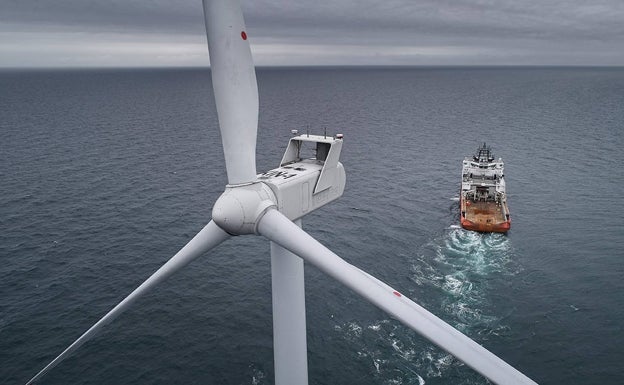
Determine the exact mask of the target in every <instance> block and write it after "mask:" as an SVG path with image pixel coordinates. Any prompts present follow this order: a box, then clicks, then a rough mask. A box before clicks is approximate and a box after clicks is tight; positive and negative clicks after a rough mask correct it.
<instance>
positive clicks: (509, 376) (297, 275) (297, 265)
mask: <svg viewBox="0 0 624 385" xmlns="http://www.w3.org/2000/svg"><path fill="white" fill-rule="evenodd" d="M203 6H204V17H205V21H206V32H207V35H208V48H209V51H210V62H211V71H212V83H213V87H214V95H215V101H216V106H217V113H218V117H219V127H220V131H221V138H222V143H223V152H224V155H225V165H226V168H227V177H228V184H227V185H226V186H225V191H224V192H223V194H221V196H220V197H219V198H218V199H217V201H216V202H215V204H214V207H213V210H212V220H211V221H210V222H209V223H208V224H207V225H206V226H205V227H204V228H203V229H202V230H201V231H200V232H199V233H198V234H197V235H196V236H195V237H194V238H193V239H192V240H191V241H190V242H189V243H188V244H187V245H185V246H184V247H183V248H182V249H181V250H180V251H179V252H178V253H177V254H176V255H174V256H173V257H172V258H171V259H170V260H169V261H167V262H166V263H165V264H164V265H163V266H162V267H161V268H160V269H158V270H157V271H156V272H155V273H154V274H153V275H152V276H150V277H149V278H148V279H147V280H146V281H145V282H143V283H142V284H141V285H140V286H139V287H138V288H137V289H135V290H134V291H133V292H132V293H131V294H130V295H128V296H127V297H126V298H125V299H124V300H123V301H121V302H120V303H119V304H118V305H117V306H115V307H114V308H113V309H112V310H111V311H110V312H108V313H107V314H106V315H105V316H104V317H102V318H101V319H100V320H99V321H98V322H97V323H95V325H93V326H92V327H91V328H90V329H88V330H87V331H86V332H85V333H84V334H82V335H81V336H80V337H79V338H78V339H77V340H76V341H74V342H73V343H72V344H71V345H70V346H69V347H68V348H67V349H65V350H64V351H63V352H62V353H61V354H60V355H59V356H57V357H56V358H55V359H54V360H53V361H52V362H50V363H49V364H48V365H47V366H46V367H44V368H43V369H42V370H41V371H40V372H39V373H37V374H36V375H35V376H34V377H33V378H32V379H31V380H30V381H28V384H31V383H35V382H37V381H38V380H39V379H40V378H41V377H42V376H43V375H44V374H45V373H46V372H48V371H49V370H50V369H52V368H53V367H54V366H56V365H57V364H58V363H59V362H61V361H62V360H63V359H64V358H66V357H67V356H68V355H70V354H71V353H72V352H74V351H75V350H76V349H78V348H79V347H80V346H81V345H82V344H84V343H85V342H87V341H88V340H89V339H91V338H92V337H93V336H94V335H95V333H96V332H98V331H99V330H100V329H101V328H102V327H103V326H104V325H106V324H108V323H109V322H111V321H112V320H114V319H115V318H116V317H117V316H119V315H120V314H121V313H122V312H123V311H125V310H126V309H128V308H129V307H130V306H132V305H133V304H134V303H135V301H136V300H137V299H139V298H140V297H141V296H142V295H144V294H145V293H147V292H148V291H149V290H150V289H152V288H153V287H154V286H156V285H157V284H159V283H161V282H163V281H164V280H165V279H167V278H168V277H169V276H171V275H172V274H174V273H175V272H177V271H178V270H180V269H182V268H183V267H185V266H186V265H187V264H189V263H190V262H191V261H193V260H194V259H195V258H197V257H199V256H201V255H202V254H204V253H206V252H207V251H209V250H210V249H212V248H214V247H215V246H217V245H219V244H220V243H222V242H224V241H225V240H228V239H230V238H232V237H234V236H239V235H261V236H264V237H265V238H267V239H268V240H269V241H270V242H271V277H272V290H273V341H274V361H275V383H276V384H278V385H295V384H307V382H308V370H307V347H306V321H305V300H304V282H303V279H304V276H303V265H304V261H305V262H307V263H310V264H312V265H314V266H316V267H317V268H319V269H320V270H322V271H323V272H325V273H326V274H328V275H329V276H331V277H333V278H334V279H336V280H338V281H339V282H341V283H342V284H344V285H345V286H346V287H348V288H350V289H352V290H353V291H355V292H357V293H358V294H360V295H361V296H362V297H364V299H366V300H367V301H369V302H371V303H373V304H374V305H376V306H378V307H379V308H381V309H382V310H384V311H386V312H387V313H389V314H390V315H391V316H392V317H394V318H396V319H398V320H399V321H401V322H402V323H404V324H405V325H407V326H408V327H410V328H412V329H413V330H415V331H416V332H418V333H420V334H421V335H423V336H424V337H426V338H427V339H429V340H430V341H431V342H433V343H434V344H436V345H438V346H439V347H441V348H442V349H444V350H446V351H447V352H449V353H451V354H453V355H454V356H455V357H457V358H458V359H460V360H461V361H463V362H464V363H466V364H467V365H469V366H470V367H472V368H473V369H475V370H476V371H477V372H479V373H481V374H482V375H484V376H485V377H487V378H489V379H490V380H491V381H493V382H494V383H497V384H505V385H514V384H535V382H533V381H532V380H531V379H529V378H528V377H526V376H525V375H523V374H522V373H520V372H519V371H518V370H516V369H514V368H513V367H512V366H510V365H509V364H507V363H506V362H504V361H503V360H501V359H500V358H498V357H497V356H495V355H494V354H492V353H491V352H489V351H488V350H486V349H485V348H483V347H482V346H481V345H479V344H477V343H476V342H474V341H473V340H471V339H470V338H468V337H467V336H465V335H464V334H462V333H460V332H459V331H457V330H456V329H454V328H453V327H452V326H450V325H448V324H447V323H445V322H444V321H442V320H441V319H439V318H438V317H436V316H435V315H433V314H432V313H430V312H428V311H427V310H425V309H424V308H422V307H421V306H419V305H417V304H416V303H414V302H413V301H411V300H410V299H409V298H407V297H405V296H404V295H402V294H401V293H400V292H399V291H397V290H395V289H393V288H391V287H390V286H388V285H386V284H385V283H383V282H381V281H380V280H378V279H377V278H375V277H373V276H371V275H369V274H368V273H366V272H364V271H362V270H360V269H359V268H357V267H355V266H353V265H351V264H349V263H347V262H346V261H344V260H343V259H341V258H340V257H338V256H337V255H336V254H334V253H333V252H332V251H331V250H329V249H328V248H327V247H325V246H323V245H322V244H321V243H319V242H318V241H317V240H316V239H314V238H313V237H311V236H310V235H308V234H307V233H306V232H305V231H303V230H302V229H301V218H302V217H303V216H304V215H306V214H308V213H310V212H311V211H314V210H315V209H317V208H319V207H321V206H324V205H325V204H327V203H329V202H331V201H333V200H335V199H337V198H339V197H340V196H341V195H342V193H343V191H344V186H345V180H346V179H345V172H344V168H343V166H342V164H341V163H340V161H339V158H340V151H341V149H342V143H343V139H342V136H340V135H337V136H335V137H327V136H325V135H324V136H314V135H299V136H295V137H293V138H291V139H290V141H289V143H288V147H287V149H286V152H285V154H284V156H283V157H282V160H281V162H280V165H279V167H278V168H276V169H274V170H270V171H268V172H265V173H261V174H257V173H256V160H255V159H256V158H255V151H256V135H257V126H258V87H257V83H256V74H255V69H254V65H253V61H252V57H251V50H250V47H249V41H248V37H247V32H246V30H245V25H244V20H243V15H242V11H241V8H240V4H239V2H238V0H204V3H203ZM304 146H312V147H313V148H314V149H315V150H316V157H314V158H311V159H304V158H303V157H302V148H303V147H304ZM234 241H235V240H234Z"/></svg>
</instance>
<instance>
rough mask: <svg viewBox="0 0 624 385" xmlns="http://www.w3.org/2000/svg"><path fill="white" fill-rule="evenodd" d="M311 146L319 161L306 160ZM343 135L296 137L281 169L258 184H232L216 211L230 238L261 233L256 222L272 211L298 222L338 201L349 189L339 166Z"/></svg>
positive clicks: (262, 176) (265, 175)
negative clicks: (303, 151)
mask: <svg viewBox="0 0 624 385" xmlns="http://www.w3.org/2000/svg"><path fill="white" fill-rule="evenodd" d="M307 144H312V145H314V146H315V151H316V154H315V156H314V157H310V158H304V156H303V155H302V150H303V149H304V146H305V145H307ZM341 149H342V137H341V136H337V137H326V136H320V135H301V136H297V137H294V138H291V139H290V141H289V143H288V147H287V148H286V152H285V153H284V156H283V158H282V161H281V164H280V167H278V168H275V169H273V170H270V171H267V172H265V173H262V174H258V176H257V178H258V181H257V182H251V183H244V184H239V185H228V186H226V189H225V191H224V192H223V194H221V196H220V197H219V199H217V201H216V203H215V205H214V207H213V209H212V219H213V220H214V222H215V223H216V224H217V225H218V226H219V227H220V228H222V229H223V230H225V231H226V232H227V233H228V234H230V235H244V234H257V224H258V221H259V220H260V218H262V216H263V215H264V213H265V212H266V211H267V210H268V209H269V208H272V207H275V208H276V209H277V210H278V211H280V212H281V213H282V214H284V215H285V216H286V217H287V218H288V219H290V220H292V221H294V220H296V219H299V218H301V217H302V216H304V215H306V214H308V213H310V212H312V211H314V210H316V209H318V208H319V207H322V206H324V205H326V204H327V203H329V202H331V201H333V200H335V199H338V198H339V197H340V196H341V195H342V193H343V192H344V188H345V182H346V177H345V172H344V167H343V166H342V163H340V162H339V158H340V151H341Z"/></svg>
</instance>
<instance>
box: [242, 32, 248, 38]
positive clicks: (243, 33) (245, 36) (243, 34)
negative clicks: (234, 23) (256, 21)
mask: <svg viewBox="0 0 624 385" xmlns="http://www.w3.org/2000/svg"><path fill="white" fill-rule="evenodd" d="M241 37H242V38H243V40H247V34H246V33H245V31H241Z"/></svg>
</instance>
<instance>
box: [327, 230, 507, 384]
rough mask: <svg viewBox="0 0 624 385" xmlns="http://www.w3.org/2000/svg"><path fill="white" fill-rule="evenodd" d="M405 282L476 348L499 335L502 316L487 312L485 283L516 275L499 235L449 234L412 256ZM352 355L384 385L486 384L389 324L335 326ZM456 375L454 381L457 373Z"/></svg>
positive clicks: (503, 237)
mask: <svg viewBox="0 0 624 385" xmlns="http://www.w3.org/2000/svg"><path fill="white" fill-rule="evenodd" d="M410 267H411V274H410V279H411V280H412V281H413V282H415V283H416V284H417V285H418V286H419V289H418V290H414V291H417V292H418V294H417V295H414V296H413V297H416V299H417V302H420V303H421V304H422V305H423V306H424V307H425V308H427V309H429V310H430V311H432V312H433V313H434V314H436V315H437V316H439V317H440V318H442V319H444V320H445V321H446V322H448V323H450V324H451V325H452V326H454V327H455V328H457V329H458V330H460V331H462V332H463V333H465V334H467V335H468V336H470V337H471V338H473V339H475V340H476V341H477V342H479V341H483V340H485V339H487V338H488V336H490V335H499V334H504V333H506V332H507V331H508V327H507V326H505V325H503V324H502V323H501V320H502V318H503V315H501V314H494V313H492V312H491V310H489V309H490V308H491V306H490V305H491V302H490V301H489V298H491V295H492V293H491V288H490V284H489V282H490V281H491V280H493V279H500V278H501V277H502V278H504V277H505V276H511V275H514V274H516V273H517V272H518V269H517V268H516V267H515V265H514V263H513V250H512V247H511V242H510V241H509V238H508V237H507V236H506V235H504V234H481V233H475V232H471V231H466V230H463V229H461V228H450V229H449V230H448V231H446V232H445V233H444V234H443V235H442V236H440V237H438V238H436V239H433V240H432V241H430V242H429V243H427V244H426V245H424V246H423V247H422V248H421V249H420V250H419V251H418V252H417V253H416V255H415V256H414V258H413V261H412V266H410ZM335 330H336V331H337V332H338V333H340V334H342V336H343V338H345V339H347V340H349V341H350V343H352V344H353V345H355V346H356V347H357V349H358V358H359V359H361V360H364V362H367V361H368V363H369V365H371V368H372V370H371V372H372V373H373V374H372V375H373V376H374V377H375V379H376V380H377V381H378V382H379V383H384V384H419V385H422V384H425V383H440V381H442V383H447V381H446V379H445V378H447V377H448V379H449V380H451V381H455V382H453V383H462V384H485V383H487V381H486V380H485V379H483V378H482V377H480V376H479V375H477V374H476V373H475V375H474V376H473V375H472V373H470V374H468V375H465V373H466V371H465V370H463V369H459V368H460V367H462V366H463V364H462V363H460V362H458V361H457V360H455V359H454V358H453V356H451V355H449V354H448V353H446V352H444V351H442V350H440V349H438V348H437V347H435V346H433V345H430V344H423V340H422V339H421V338H420V337H418V336H417V335H415V334H414V333H411V332H410V331H408V330H406V329H405V328H404V327H403V326H402V325H401V324H399V323H398V322H395V321H391V320H388V319H386V320H381V321H376V322H374V323H371V324H361V323H358V322H355V321H351V322H346V323H344V324H337V325H335ZM458 370H459V371H460V372H461V373H462V374H461V376H460V377H459V378H460V379H458V377H457V376H458V372H457V371H458Z"/></svg>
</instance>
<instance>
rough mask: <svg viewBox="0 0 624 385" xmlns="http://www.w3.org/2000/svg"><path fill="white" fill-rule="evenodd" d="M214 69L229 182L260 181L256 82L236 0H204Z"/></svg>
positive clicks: (242, 21) (218, 111) (240, 12)
mask: <svg viewBox="0 0 624 385" xmlns="http://www.w3.org/2000/svg"><path fill="white" fill-rule="evenodd" d="M203 4H204V19H205V21H206V34H207V35H208V50H209V53H210V70H211V73H212V87H213V89H214V96H215V103H216V105H217V114H218V115H219V127H220V129H221V141H222V142H223V153H224V155H225V166H226V169H227V175H228V183H229V184H231V185H234V184H241V183H248V182H253V181H255V180H256V136H257V131H258V84H257V82H256V71H255V69H254V64H253V60H252V58H251V49H250V47H249V41H248V40H247V31H246V30H245V21H244V20H243V13H242V11H241V7H240V3H239V2H238V1H236V0H204V1H203Z"/></svg>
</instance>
